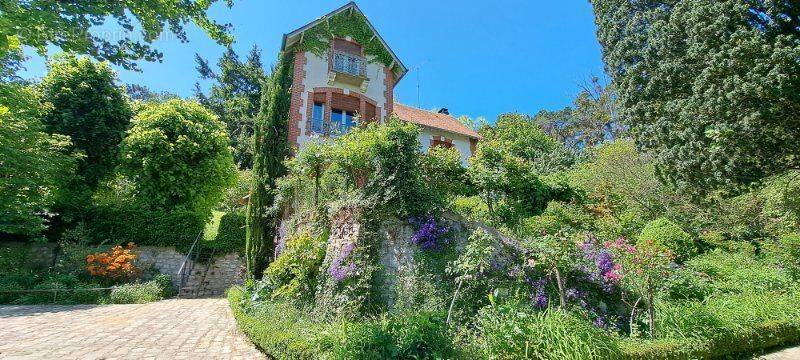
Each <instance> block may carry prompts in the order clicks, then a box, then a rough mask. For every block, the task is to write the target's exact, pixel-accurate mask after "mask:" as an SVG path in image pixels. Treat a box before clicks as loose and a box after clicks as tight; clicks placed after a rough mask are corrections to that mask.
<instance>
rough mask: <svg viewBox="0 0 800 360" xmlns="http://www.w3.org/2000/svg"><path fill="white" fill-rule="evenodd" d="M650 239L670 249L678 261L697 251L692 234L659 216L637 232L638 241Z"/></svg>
mask: <svg viewBox="0 0 800 360" xmlns="http://www.w3.org/2000/svg"><path fill="white" fill-rule="evenodd" d="M651 240H652V241H653V242H655V243H656V244H657V245H660V246H663V247H666V248H667V249H670V250H671V251H672V253H673V255H674V256H675V260H676V261H678V262H683V261H685V260H687V259H689V258H690V257H691V256H693V255H694V254H695V253H697V247H696V246H695V244H694V241H693V240H692V236H691V235H689V234H688V233H687V232H686V231H683V229H682V228H681V227H680V226H678V224H676V223H674V222H672V221H671V220H669V219H665V218H660V219H656V220H653V221H651V222H649V223H647V225H645V227H644V229H642V232H641V233H640V234H639V243H643V242H646V241H651Z"/></svg>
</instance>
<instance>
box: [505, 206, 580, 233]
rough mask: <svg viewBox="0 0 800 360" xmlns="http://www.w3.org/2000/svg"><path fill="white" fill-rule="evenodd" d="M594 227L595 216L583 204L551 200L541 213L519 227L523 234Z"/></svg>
mask: <svg viewBox="0 0 800 360" xmlns="http://www.w3.org/2000/svg"><path fill="white" fill-rule="evenodd" d="M593 228H594V218H593V217H592V215H591V214H590V213H589V212H588V211H586V209H584V208H583V207H582V206H580V205H577V204H567V203H563V202H559V201H551V202H550V203H548V204H547V208H546V209H545V210H544V212H542V214H541V215H538V216H533V217H530V218H527V219H525V220H523V221H522V223H521V224H520V226H519V227H518V229H517V231H516V232H517V234H520V235H521V236H523V237H525V236H542V235H545V234H551V235H552V234H555V233H557V232H559V231H566V232H569V233H576V232H580V231H589V230H592V229H593Z"/></svg>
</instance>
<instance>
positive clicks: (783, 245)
mask: <svg viewBox="0 0 800 360" xmlns="http://www.w3.org/2000/svg"><path fill="white" fill-rule="evenodd" d="M780 255H781V256H780V257H781V258H782V260H783V262H784V263H785V264H786V265H787V266H788V268H789V269H790V270H791V272H792V275H793V276H794V278H795V279H800V233H791V234H786V235H783V236H782V237H781V239H780Z"/></svg>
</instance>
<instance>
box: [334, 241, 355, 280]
mask: <svg viewBox="0 0 800 360" xmlns="http://www.w3.org/2000/svg"><path fill="white" fill-rule="evenodd" d="M355 246H356V244H355V243H347V244H345V245H344V246H342V249H341V251H340V252H339V256H337V257H336V258H334V259H333V261H332V262H331V266H330V268H328V273H329V274H330V275H331V278H333V280H334V281H336V282H340V281H342V280H345V279H347V278H349V277H351V276H353V275H354V274H355V272H356V264H355V263H354V262H352V261H349V262H346V263H345V260H346V259H347V257H348V256H350V254H351V253H352V252H353V249H355Z"/></svg>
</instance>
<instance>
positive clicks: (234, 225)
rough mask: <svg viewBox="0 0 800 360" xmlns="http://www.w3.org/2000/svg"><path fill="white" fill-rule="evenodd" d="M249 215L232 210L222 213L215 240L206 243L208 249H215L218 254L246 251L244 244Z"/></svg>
mask: <svg viewBox="0 0 800 360" xmlns="http://www.w3.org/2000/svg"><path fill="white" fill-rule="evenodd" d="M246 225H247V217H246V216H245V215H244V214H240V213H236V212H230V213H226V214H225V215H222V218H221V219H220V220H219V229H218V230H217V236H216V237H214V241H213V242H210V243H206V244H204V246H206V248H207V249H208V248H209V247H210V248H213V249H215V250H216V251H215V252H216V253H217V254H229V253H233V252H238V253H240V254H243V253H244V244H245V239H246V237H247V228H246Z"/></svg>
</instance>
